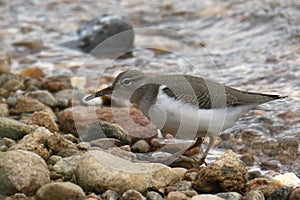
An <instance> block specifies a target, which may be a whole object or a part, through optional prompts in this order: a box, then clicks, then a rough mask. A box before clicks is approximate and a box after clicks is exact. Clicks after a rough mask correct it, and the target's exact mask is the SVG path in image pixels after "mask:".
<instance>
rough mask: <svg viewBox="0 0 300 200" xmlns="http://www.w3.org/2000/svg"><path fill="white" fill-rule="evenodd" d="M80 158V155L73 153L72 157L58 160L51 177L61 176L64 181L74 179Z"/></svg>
mask: <svg viewBox="0 0 300 200" xmlns="http://www.w3.org/2000/svg"><path fill="white" fill-rule="evenodd" d="M79 160H80V155H73V156H70V157H66V158H62V159H60V160H58V161H57V162H56V163H55V164H54V166H53V167H52V168H51V170H50V172H51V178H53V179H58V178H61V179H62V180H63V181H69V180H72V179H74V178H75V177H74V170H75V168H76V166H77V164H78V162H79Z"/></svg>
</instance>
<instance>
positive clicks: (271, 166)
mask: <svg viewBox="0 0 300 200" xmlns="http://www.w3.org/2000/svg"><path fill="white" fill-rule="evenodd" d="M280 166H281V165H280V163H279V161H278V160H270V161H263V162H261V163H260V167H261V169H262V170H273V171H279V169H280Z"/></svg>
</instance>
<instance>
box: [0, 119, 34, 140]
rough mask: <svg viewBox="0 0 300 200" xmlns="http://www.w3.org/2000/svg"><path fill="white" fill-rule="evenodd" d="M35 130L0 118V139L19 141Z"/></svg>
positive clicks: (12, 120)
mask: <svg viewBox="0 0 300 200" xmlns="http://www.w3.org/2000/svg"><path fill="white" fill-rule="evenodd" d="M35 129H36V127H33V126H29V125H27V124H24V123H21V122H18V121H17V120H14V119H9V118H5V117H0V137H1V138H4V137H7V138H11V139H14V140H17V139H21V138H22V137H23V136H24V135H26V134H29V133H31V132H33V131H34V130H35Z"/></svg>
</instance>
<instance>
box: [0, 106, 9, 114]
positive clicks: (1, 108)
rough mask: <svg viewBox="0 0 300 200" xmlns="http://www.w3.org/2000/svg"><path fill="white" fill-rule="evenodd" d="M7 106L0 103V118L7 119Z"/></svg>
mask: <svg viewBox="0 0 300 200" xmlns="http://www.w3.org/2000/svg"><path fill="white" fill-rule="evenodd" d="M8 114H9V113H8V106H7V104H5V103H0V117H8Z"/></svg>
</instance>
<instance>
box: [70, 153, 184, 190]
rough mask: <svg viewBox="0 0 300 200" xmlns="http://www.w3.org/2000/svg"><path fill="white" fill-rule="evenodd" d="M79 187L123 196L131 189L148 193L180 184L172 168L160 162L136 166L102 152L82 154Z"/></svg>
mask: <svg viewBox="0 0 300 200" xmlns="http://www.w3.org/2000/svg"><path fill="white" fill-rule="evenodd" d="M75 175H76V180H77V181H78V184H79V185H80V186H81V187H82V188H83V189H84V190H85V191H87V192H104V191H106V190H107V189H111V190H114V191H116V192H117V193H118V194H123V193H124V192H126V191H127V190H129V189H134V190H137V191H140V192H145V191H146V190H147V189H148V188H153V187H155V188H162V187H166V186H168V185H171V184H174V183H176V182H177V181H179V176H178V175H177V173H175V172H174V171H173V170H172V169H171V168H169V167H167V166H165V165H163V164H159V163H132V162H130V161H127V160H124V159H122V158H119V157H117V156H114V155H111V154H109V153H106V152H104V151H100V150H91V151H89V152H86V153H85V154H84V155H82V157H81V159H80V161H79V162H78V165H77V167H76V170H75Z"/></svg>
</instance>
